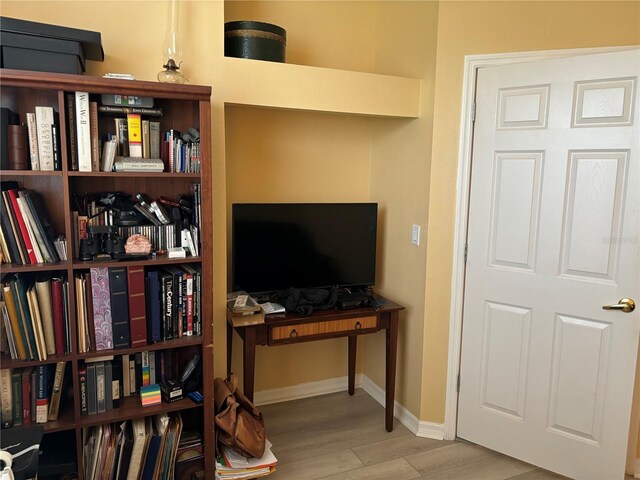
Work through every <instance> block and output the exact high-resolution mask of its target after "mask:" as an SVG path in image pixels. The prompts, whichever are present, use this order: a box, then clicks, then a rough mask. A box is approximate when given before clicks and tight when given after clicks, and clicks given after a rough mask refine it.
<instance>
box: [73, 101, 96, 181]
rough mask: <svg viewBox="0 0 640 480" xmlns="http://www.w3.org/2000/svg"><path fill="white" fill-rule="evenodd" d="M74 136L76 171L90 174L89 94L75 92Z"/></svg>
mask: <svg viewBox="0 0 640 480" xmlns="http://www.w3.org/2000/svg"><path fill="white" fill-rule="evenodd" d="M76 135H77V147H78V170H79V171H81V172H90V171H91V167H92V162H91V121H90V114H89V93H88V92H76Z"/></svg>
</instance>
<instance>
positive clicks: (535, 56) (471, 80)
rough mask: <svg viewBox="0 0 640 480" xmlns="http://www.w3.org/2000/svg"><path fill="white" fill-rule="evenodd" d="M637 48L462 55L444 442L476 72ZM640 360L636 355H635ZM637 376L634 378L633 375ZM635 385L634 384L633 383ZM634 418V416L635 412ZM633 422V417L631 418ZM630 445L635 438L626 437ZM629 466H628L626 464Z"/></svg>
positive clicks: (457, 350) (457, 324)
mask: <svg viewBox="0 0 640 480" xmlns="http://www.w3.org/2000/svg"><path fill="white" fill-rule="evenodd" d="M637 48H638V46H637V45H630V46H617V47H596V48H578V49H566V50H545V51H532V52H515V53H498V54H489V55H466V56H465V58H464V77H463V86H462V89H463V90H462V112H461V114H460V139H459V149H458V174H457V181H456V188H457V194H456V218H455V231H454V240H453V268H452V276H451V304H450V309H449V353H448V361H447V387H446V399H445V420H444V439H445V440H454V439H455V438H456V433H457V427H458V377H459V373H460V355H461V352H462V312H463V304H464V286H465V269H466V264H465V244H466V239H467V229H468V213H469V198H470V190H471V155H472V141H473V115H474V111H473V110H474V104H475V93H476V79H477V73H478V69H479V68H482V67H491V66H497V65H507V64H513V63H523V62H531V61H536V60H546V59H552V58H563V57H573V56H578V55H590V54H597V53H610V52H620V51H624V50H633V49H637ZM639 359H640V355H639ZM636 376H638V374H636ZM636 384H638V381H637V379H636ZM636 415H637V412H636ZM632 418H633V416H632ZM630 437H634V438H631V440H630V443H633V444H634V448H633V452H634V453H635V442H636V440H637V432H636V435H630ZM627 464H629V462H627Z"/></svg>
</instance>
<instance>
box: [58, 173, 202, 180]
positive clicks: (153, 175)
mask: <svg viewBox="0 0 640 480" xmlns="http://www.w3.org/2000/svg"><path fill="white" fill-rule="evenodd" d="M69 176H70V177H98V178H100V177H102V178H123V177H130V178H171V179H176V178H196V179H199V178H200V174H199V173H170V172H150V173H145V172H69Z"/></svg>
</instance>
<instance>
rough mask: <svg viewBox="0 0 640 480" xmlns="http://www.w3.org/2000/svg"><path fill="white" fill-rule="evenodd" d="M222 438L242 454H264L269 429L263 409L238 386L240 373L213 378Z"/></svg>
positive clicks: (217, 425)
mask: <svg viewBox="0 0 640 480" xmlns="http://www.w3.org/2000/svg"><path fill="white" fill-rule="evenodd" d="M213 389H214V398H215V404H216V412H217V414H216V417H215V421H216V432H217V437H218V441H220V442H221V443H222V444H223V445H226V446H227V447H229V448H230V449H232V450H233V451H235V452H237V453H239V454H240V455H242V456H244V457H247V458H250V457H256V458H262V456H263V455H264V448H265V439H266V435H265V431H264V420H263V419H262V413H260V411H258V409H256V407H254V405H253V403H251V400H249V399H248V398H247V397H245V396H244V394H243V393H242V392H241V391H240V390H238V387H237V386H236V377H235V375H234V374H231V375H229V377H228V378H227V379H226V380H223V379H221V378H216V379H214V381H213Z"/></svg>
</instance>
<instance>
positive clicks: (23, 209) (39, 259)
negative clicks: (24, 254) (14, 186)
mask: <svg viewBox="0 0 640 480" xmlns="http://www.w3.org/2000/svg"><path fill="white" fill-rule="evenodd" d="M16 192H17V191H16ZM17 193H18V195H17V198H16V202H17V205H18V211H19V215H21V216H22V219H23V221H24V225H25V228H26V231H27V237H28V239H29V243H30V244H31V248H32V250H33V254H34V256H35V258H36V261H35V262H33V263H44V257H43V256H42V252H41V250H40V244H39V243H38V242H37V240H36V235H35V233H34V230H33V229H32V228H31V225H32V223H33V220H30V219H29V217H30V215H29V212H28V210H27V206H26V204H25V202H24V199H23V198H21V197H20V196H19V192H17ZM25 241H26V239H25Z"/></svg>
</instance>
